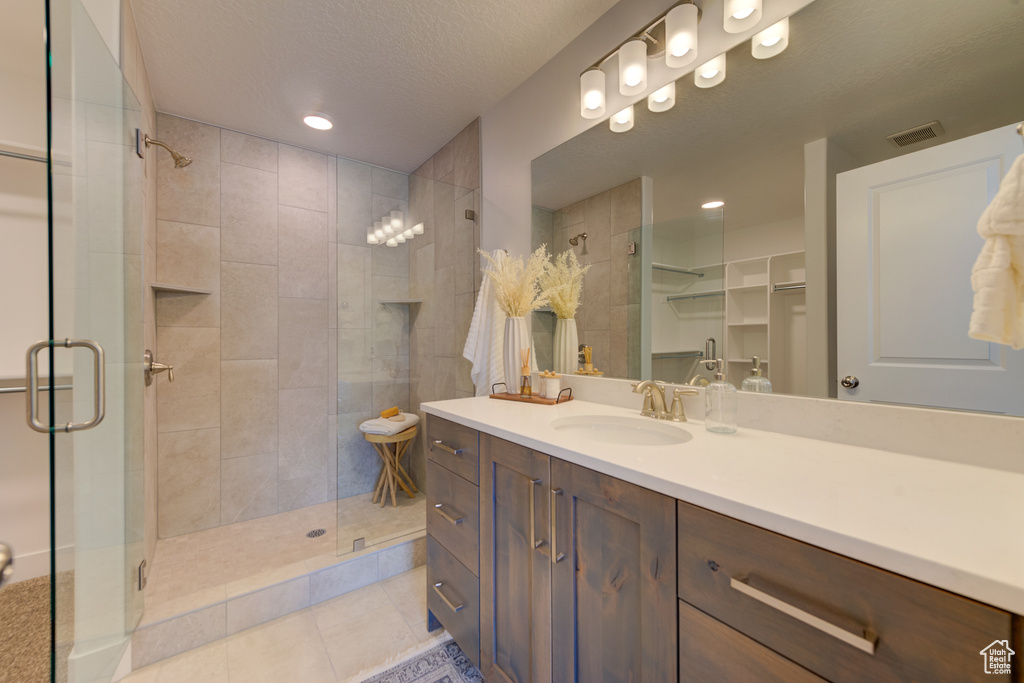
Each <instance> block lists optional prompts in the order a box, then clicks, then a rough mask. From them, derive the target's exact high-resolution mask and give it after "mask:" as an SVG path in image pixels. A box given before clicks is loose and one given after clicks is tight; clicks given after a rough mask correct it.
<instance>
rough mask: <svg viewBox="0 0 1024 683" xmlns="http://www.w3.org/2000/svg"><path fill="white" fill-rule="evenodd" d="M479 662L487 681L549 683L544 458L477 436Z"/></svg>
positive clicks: (546, 462) (546, 460) (548, 563)
mask: <svg viewBox="0 0 1024 683" xmlns="http://www.w3.org/2000/svg"><path fill="white" fill-rule="evenodd" d="M480 447H481V457H480V631H481V634H480V635H481V637H480V651H481V652H480V658H481V663H482V665H483V666H482V667H481V669H482V671H483V674H484V676H485V677H486V678H487V680H488V681H489V683H498V682H500V681H507V682H509V683H550V681H551V561H550V559H548V555H547V531H548V529H549V524H548V498H549V496H548V495H547V492H548V491H549V490H550V487H549V485H548V483H549V482H548V474H549V460H550V459H549V458H548V456H546V455H542V454H540V453H534V452H533V451H531V450H530V449H528V448H524V447H522V446H517V445H515V444H512V443H509V442H508V441H503V440H501V439H497V438H495V437H493V436H490V435H488V434H481V435H480Z"/></svg>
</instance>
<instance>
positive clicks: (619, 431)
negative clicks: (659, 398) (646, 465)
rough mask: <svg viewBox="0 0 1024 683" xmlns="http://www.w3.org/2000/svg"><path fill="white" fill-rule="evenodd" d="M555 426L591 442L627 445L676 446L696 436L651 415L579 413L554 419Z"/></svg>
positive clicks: (552, 425) (553, 427)
mask: <svg viewBox="0 0 1024 683" xmlns="http://www.w3.org/2000/svg"><path fill="white" fill-rule="evenodd" d="M551 428H552V429H554V430H556V431H559V432H562V433H564V434H570V435H572V436H578V437H580V438H582V439H589V440H590V441H597V442H599V443H608V444H622V445H624V446H673V445H676V444H681V443H686V442H687V441H689V440H690V439H692V438H693V436H692V435H691V434H690V433H689V432H687V431H686V430H684V429H682V428H680V427H677V426H674V425H672V424H667V423H664V422H658V421H657V420H655V419H653V418H649V417H622V416H615V415H576V416H573V417H560V418H558V419H557V420H554V421H553V422H552V423H551Z"/></svg>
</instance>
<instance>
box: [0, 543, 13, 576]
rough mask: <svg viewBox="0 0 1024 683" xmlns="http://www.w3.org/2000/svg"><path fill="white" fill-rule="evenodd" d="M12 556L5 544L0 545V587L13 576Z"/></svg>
mask: <svg viewBox="0 0 1024 683" xmlns="http://www.w3.org/2000/svg"><path fill="white" fill-rule="evenodd" d="M13 555H14V554H13V553H12V552H11V549H10V548H9V547H8V546H7V545H6V544H5V543H0V586H2V585H3V583H4V581H6V580H7V579H9V578H11V576H13V575H14V556H13Z"/></svg>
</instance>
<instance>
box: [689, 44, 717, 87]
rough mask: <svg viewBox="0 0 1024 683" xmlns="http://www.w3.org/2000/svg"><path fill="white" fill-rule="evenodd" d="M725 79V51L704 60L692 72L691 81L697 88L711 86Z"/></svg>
mask: <svg viewBox="0 0 1024 683" xmlns="http://www.w3.org/2000/svg"><path fill="white" fill-rule="evenodd" d="M724 80H725V53H724V52H723V53H722V54H720V55H718V56H717V57H715V58H714V59H712V60H711V61H710V62H705V63H704V64H702V65H701V66H698V67H697V70H696V71H694V72H693V82H694V84H695V85H696V86H697V87H698V88H713V87H715V86H716V85H718V84H719V83H721V82H722V81H724Z"/></svg>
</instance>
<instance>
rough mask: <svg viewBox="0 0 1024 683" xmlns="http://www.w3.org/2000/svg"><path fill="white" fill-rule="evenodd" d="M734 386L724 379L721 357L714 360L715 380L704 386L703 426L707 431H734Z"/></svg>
mask: <svg viewBox="0 0 1024 683" xmlns="http://www.w3.org/2000/svg"><path fill="white" fill-rule="evenodd" d="M736 398H737V396H736V387H734V386H733V385H731V384H729V383H728V382H727V381H725V372H724V370H723V368H722V359H721V358H719V359H717V360H716V361H715V381H714V382H712V383H711V384H709V385H707V386H706V387H704V427H705V428H706V429H707V430H708V431H709V432H717V433H719V434H733V433H735V431H736Z"/></svg>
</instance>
